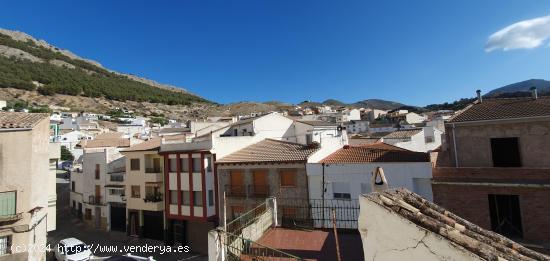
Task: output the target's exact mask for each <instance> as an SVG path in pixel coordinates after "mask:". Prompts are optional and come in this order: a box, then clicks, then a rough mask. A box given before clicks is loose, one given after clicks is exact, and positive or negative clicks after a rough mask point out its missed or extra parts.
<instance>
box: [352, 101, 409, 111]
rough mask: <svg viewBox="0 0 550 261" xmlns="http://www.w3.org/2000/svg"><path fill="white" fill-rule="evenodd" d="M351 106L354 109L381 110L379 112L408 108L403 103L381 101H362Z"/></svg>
mask: <svg viewBox="0 0 550 261" xmlns="http://www.w3.org/2000/svg"><path fill="white" fill-rule="evenodd" d="M350 105H351V106H353V107H359V108H370V109H379V110H395V109H398V108H401V107H405V106H406V105H405V104H403V103H399V102H394V101H386V100H380V99H367V100H362V101H359V102H356V103H353V104H350Z"/></svg>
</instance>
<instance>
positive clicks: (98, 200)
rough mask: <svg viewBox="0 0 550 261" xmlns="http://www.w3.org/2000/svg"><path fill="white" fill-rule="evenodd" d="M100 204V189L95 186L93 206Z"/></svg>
mask: <svg viewBox="0 0 550 261" xmlns="http://www.w3.org/2000/svg"><path fill="white" fill-rule="evenodd" d="M100 202H101V187H100V186H99V185H95V201H94V203H95V204H100Z"/></svg>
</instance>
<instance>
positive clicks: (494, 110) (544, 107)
mask: <svg viewBox="0 0 550 261" xmlns="http://www.w3.org/2000/svg"><path fill="white" fill-rule="evenodd" d="M540 116H550V97H539V98H538V99H533V98H511V99H485V100H483V102H477V101H476V102H474V103H473V104H471V105H470V106H468V107H466V108H465V109H463V110H462V111H460V112H458V113H457V114H455V115H454V116H453V117H452V118H451V119H450V120H449V122H468V121H483V120H498V119H514V118H529V117H540Z"/></svg>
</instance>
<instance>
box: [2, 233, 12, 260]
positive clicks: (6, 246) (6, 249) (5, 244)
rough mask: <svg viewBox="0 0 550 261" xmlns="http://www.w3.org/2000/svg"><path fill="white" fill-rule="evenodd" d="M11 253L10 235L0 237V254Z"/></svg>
mask: <svg viewBox="0 0 550 261" xmlns="http://www.w3.org/2000/svg"><path fill="white" fill-rule="evenodd" d="M10 253H11V236H3V237H0V256H1V255H7V254H10Z"/></svg>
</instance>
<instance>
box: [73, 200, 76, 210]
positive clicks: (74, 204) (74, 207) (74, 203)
mask: <svg viewBox="0 0 550 261" xmlns="http://www.w3.org/2000/svg"><path fill="white" fill-rule="evenodd" d="M73 209H76V201H74V200H73Z"/></svg>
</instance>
